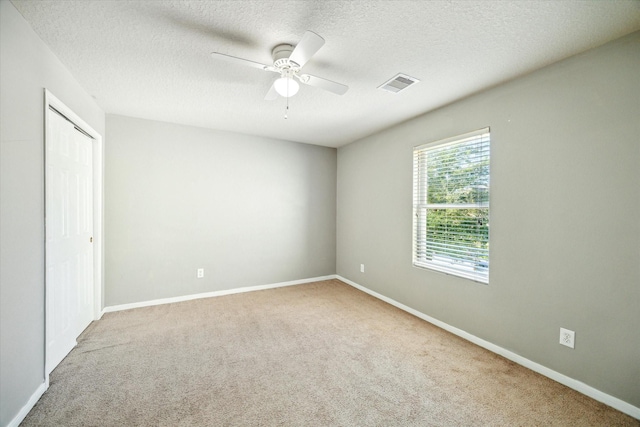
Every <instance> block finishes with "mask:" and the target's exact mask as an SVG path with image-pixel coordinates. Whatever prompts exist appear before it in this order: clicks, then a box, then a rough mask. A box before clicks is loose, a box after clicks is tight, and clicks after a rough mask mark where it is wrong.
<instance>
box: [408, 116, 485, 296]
mask: <svg viewBox="0 0 640 427" xmlns="http://www.w3.org/2000/svg"><path fill="white" fill-rule="evenodd" d="M490 143H491V141H490V132H489V128H485V129H481V130H478V131H475V132H470V133H467V134H464V135H460V136H457V137H454V138H448V139H446V140H442V141H436V142H433V143H429V144H424V145H420V146H418V147H415V148H414V150H413V177H414V178H413V214H414V220H413V226H414V227H413V243H414V247H413V264H414V265H415V266H417V267H423V268H430V269H434V270H438V271H441V272H444V273H448V274H453V275H456V276H461V277H466V278H469V279H472V280H476V281H478V282H483V283H488V282H489V187H490V185H489V184H490V182H489V160H490Z"/></svg>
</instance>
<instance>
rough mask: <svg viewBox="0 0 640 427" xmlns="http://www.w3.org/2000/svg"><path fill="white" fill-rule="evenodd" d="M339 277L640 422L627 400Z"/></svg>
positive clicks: (637, 409) (338, 277) (639, 412)
mask: <svg viewBox="0 0 640 427" xmlns="http://www.w3.org/2000/svg"><path fill="white" fill-rule="evenodd" d="M335 278H337V279H338V280H341V281H343V282H345V283H346V284H348V285H351V286H353V287H354V288H356V289H359V290H361V291H363V292H365V293H367V294H369V295H371V296H374V297H376V298H378V299H380V300H382V301H384V302H386V303H389V304H391V305H393V306H395V307H398V308H399V309H401V310H404V311H406V312H407V313H410V314H413V315H414V316H416V317H418V318H420V319H422V320H426V321H427V322H429V323H431V324H434V325H436V326H438V327H439V328H442V329H444V330H445V331H448V332H451V333H452V334H454V335H457V336H459V337H461V338H464V339H466V340H467V341H471V342H472V343H474V344H476V345H479V346H480V347H482V348H486V349H487V350H489V351H492V352H493V353H496V354H499V355H500V356H503V357H505V358H507V359H509V360H511V361H512V362H515V363H517V364H519V365H522V366H524V367H526V368H529V369H531V370H532V371H534V372H537V373H539V374H542V375H544V376H545V377H548V378H551V379H552V380H554V381H557V382H559V383H560V384H564V385H566V386H567V387H569V388H572V389H574V390H576V391H578V392H580V393H582V394H584V395H586V396H589V397H591V398H593V399H595V400H597V401H599V402H602V403H604V404H605V405H609V406H611V407H612V408H615V409H617V410H618V411H620V412H623V413H625V414H627V415H629V416H632V417H634V418H636V419H640V408H638V407H636V406H633V405H632V404H630V403H628V402H625V401H624V400H620V399H618V398H617V397H613V396H611V395H609V394H606V393H604V392H602V391H600V390H598V389H595V388H593V387H591V386H589V385H587V384H585V383H583V382H581V381H578V380H575V379H573V378H570V377H568V376H566V375H564V374H561V373H560V372H557V371H554V370H553V369H549V368H547V367H546V366H543V365H540V364H539V363H536V362H533V361H531V360H529V359H527V358H525V357H522V356H520V355H519V354H516V353H513V352H511V351H509V350H507V349H504V348H502V347H500V346H497V345H495V344H493V343H490V342H489V341H485V340H483V339H482V338H478V337H476V336H475V335H471V334H470V333H468V332H465V331H463V330H462V329H458V328H456V327H454V326H451V325H449V324H447V323H444V322H442V321H440V320H438V319H434V318H433V317H431V316H427V315H426V314H424V313H421V312H419V311H418V310H414V309H413V308H411V307H408V306H406V305H404V304H402V303H399V302H398V301H396V300H393V299H391V298H389V297H386V296H384V295H382V294H379V293H377V292H375V291H372V290H371V289H368V288H365V287H364V286H362V285H359V284H357V283H355V282H353V281H351V280H349V279H346V278H344V277H342V276H339V275H336V276H335Z"/></svg>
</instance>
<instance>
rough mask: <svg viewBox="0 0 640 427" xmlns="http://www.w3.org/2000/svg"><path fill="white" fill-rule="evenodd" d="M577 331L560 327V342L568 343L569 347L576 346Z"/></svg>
mask: <svg viewBox="0 0 640 427" xmlns="http://www.w3.org/2000/svg"><path fill="white" fill-rule="evenodd" d="M575 342H576V333H575V332H574V331H570V330H569V329H565V328H560V344H562V345H566V346H567V347H569V348H575V347H574V346H575Z"/></svg>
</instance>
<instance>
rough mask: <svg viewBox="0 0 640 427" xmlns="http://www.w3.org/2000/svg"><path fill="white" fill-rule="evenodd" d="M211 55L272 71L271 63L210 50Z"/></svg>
mask: <svg viewBox="0 0 640 427" xmlns="http://www.w3.org/2000/svg"><path fill="white" fill-rule="evenodd" d="M211 56H212V57H213V58H217V59H222V60H223V61H227V62H232V63H234V64H242V65H248V66H250V67H254V68H259V69H261V70H265V71H274V70H272V68H273V67H272V66H271V65H265V64H261V63H259V62H255V61H250V60H248V59H243V58H238V57H235V56H231V55H226V54H224V53H219V52H211Z"/></svg>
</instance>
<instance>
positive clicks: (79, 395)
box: [23, 280, 640, 426]
mask: <svg viewBox="0 0 640 427" xmlns="http://www.w3.org/2000/svg"><path fill="white" fill-rule="evenodd" d="M23 425H24V426H36V425H38V426H274V425H277V426H326V425H339V426H471V425H474V426H476V425H483V426H552V425H563V426H564V425H572V426H587V425H593V426H614V425H616V426H617V425H620V426H638V425H640V422H638V420H634V419H633V418H631V417H629V416H627V415H624V414H622V413H621V412H618V411H616V410H614V409H612V408H610V407H608V406H606V405H603V404H601V403H598V402H596V401H595V400H592V399H590V398H588V397H586V396H584V395H581V394H580V393H577V392H575V391H573V390H571V389H569V388H567V387H565V386H563V385H561V384H559V383H556V382H554V381H552V380H550V379H548V378H545V377H543V376H541V375H538V374H536V373H534V372H532V371H530V370H528V369H526V368H523V367H521V366H519V365H516V364H514V363H512V362H510V361H508V360H506V359H504V358H502V357H500V356H497V355H495V354H493V353H491V352H489V351H487V350H484V349H482V348H480V347H478V346H476V345H474V344H471V343H469V342H467V341H465V340H463V339H461V338H458V337H456V336H454V335H452V334H449V333H448V332H445V331H443V330H441V329H439V328H437V327H435V326H433V325H431V324H429V323H427V322H424V321H422V320H420V319H418V318H416V317H413V316H411V315H409V314H407V313H405V312H403V311H401V310H399V309H397V308H395V307H393V306H390V305H388V304H386V303H384V302H381V301H379V300H377V299H375V298H373V297H371V296H369V295H367V294H365V293H362V292H360V291H358V290H356V289H354V288H352V287H350V286H348V285H345V284H344V283H342V282H340V281H338V280H329V281H323V282H317V283H312V284H304V285H298V286H291V287H286V288H279V289H273V290H267V291H259V292H250V293H244V294H236V295H229V296H224V297H217V298H208V299H201V300H194V301H189V302H182V303H176V304H167V305H161V306H155V307H147V308H139V309H133V310H128V311H122V312H116V313H108V314H105V315H104V317H103V319H102V320H100V321H98V322H94V323H93V324H92V325H91V326H90V327H89V328H88V329H87V330H86V331H85V332H84V333H83V334H82V335H81V336H80V338H79V342H78V346H77V347H76V348H75V349H74V350H73V351H72V352H71V353H70V354H69V355H68V356H67V358H66V359H65V360H64V361H63V362H62V363H61V364H60V365H59V366H58V368H56V370H55V371H54V372H53V373H52V375H51V386H50V388H49V390H48V391H47V392H46V393H45V394H44V395H43V396H42V398H41V399H40V401H39V402H38V403H37V405H36V406H35V407H34V408H33V410H32V411H31V412H30V413H29V415H28V416H27V418H26V419H25V420H24V422H23Z"/></svg>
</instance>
